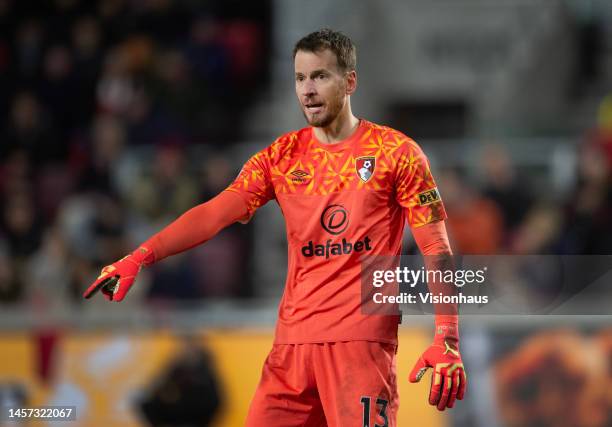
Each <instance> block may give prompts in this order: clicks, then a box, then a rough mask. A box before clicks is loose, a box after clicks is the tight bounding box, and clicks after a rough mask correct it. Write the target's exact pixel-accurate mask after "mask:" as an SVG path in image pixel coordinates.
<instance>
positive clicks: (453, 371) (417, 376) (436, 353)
mask: <svg viewBox="0 0 612 427" xmlns="http://www.w3.org/2000/svg"><path fill="white" fill-rule="evenodd" d="M429 368H433V373H432V376H431V388H430V391H429V404H430V405H434V406H436V407H437V408H438V410H440V411H444V410H445V409H446V408H452V407H453V406H454V405H455V400H456V399H459V400H462V399H463V395H464V394H465V388H466V385H467V380H466V376H465V370H464V368H463V362H462V361H461V355H460V354H459V335H458V333H457V325H456V324H454V323H440V324H436V335H435V338H434V342H433V344H432V345H431V346H429V348H428V349H427V350H425V352H424V353H423V354H422V355H421V357H420V358H419V360H418V361H417V362H416V364H415V365H414V368H412V371H411V372H410V377H409V379H410V382H412V383H416V382H419V381H420V380H421V378H422V377H423V375H425V372H427V369H429Z"/></svg>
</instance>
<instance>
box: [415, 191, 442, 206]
mask: <svg viewBox="0 0 612 427" xmlns="http://www.w3.org/2000/svg"><path fill="white" fill-rule="evenodd" d="M417 198H418V200H419V205H420V206H427V205H431V204H432V203H436V202H439V201H440V193H438V188H437V187H434V188H432V189H431V190H427V191H423V192H422V193H419V194H417Z"/></svg>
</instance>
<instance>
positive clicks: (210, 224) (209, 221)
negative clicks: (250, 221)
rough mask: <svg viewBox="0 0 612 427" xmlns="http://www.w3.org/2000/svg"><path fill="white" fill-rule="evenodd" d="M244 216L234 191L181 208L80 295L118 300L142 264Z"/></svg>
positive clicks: (184, 247)
mask: <svg viewBox="0 0 612 427" xmlns="http://www.w3.org/2000/svg"><path fill="white" fill-rule="evenodd" d="M246 216H247V205H246V203H245V201H244V199H243V198H242V197H241V196H240V195H239V194H237V193H234V192H230V191H223V192H221V193H220V194H219V195H217V196H215V197H214V198H212V199H211V200H209V201H208V202H206V203H202V204H201V205H198V206H196V207H194V208H192V209H190V210H188V211H187V212H185V213H184V214H183V215H181V216H180V217H179V218H177V219H176V220H175V221H174V222H172V223H171V224H170V225H168V226H167V227H166V228H164V229H163V230H162V231H160V232H159V233H157V234H155V235H154V236H152V237H151V238H150V239H149V240H147V241H146V242H144V243H143V244H141V245H140V246H139V247H138V249H136V250H135V251H134V252H132V253H131V254H129V255H127V256H126V257H124V258H122V259H121V260H119V261H117V262H115V263H114V264H111V265H108V266H106V267H104V268H103V269H102V272H101V273H100V276H98V278H97V279H96V281H95V282H94V283H93V284H92V285H91V286H90V287H89V288H88V289H87V290H86V291H85V293H84V295H83V296H84V297H85V298H91V297H92V296H93V295H95V294H96V293H97V292H98V291H102V293H103V294H104V296H105V297H106V298H107V299H108V300H109V301H121V300H123V298H124V297H125V294H126V293H127V292H128V291H129V289H130V287H131V286H132V284H133V283H134V280H135V279H136V275H137V274H138V272H139V271H140V269H141V268H142V267H143V266H145V265H150V264H153V263H154V262H156V261H160V260H162V259H164V258H166V257H168V256H170V255H174V254H177V253H180V252H183V251H186V250H188V249H191V248H193V247H194V246H197V245H199V244H202V243H204V242H206V241H208V240H209V239H211V238H212V237H214V236H215V235H216V234H217V233H218V232H219V231H221V230H222V229H224V228H225V227H227V226H228V225H230V224H233V223H234V222H236V221H238V220H241V219H243V218H245V217H246Z"/></svg>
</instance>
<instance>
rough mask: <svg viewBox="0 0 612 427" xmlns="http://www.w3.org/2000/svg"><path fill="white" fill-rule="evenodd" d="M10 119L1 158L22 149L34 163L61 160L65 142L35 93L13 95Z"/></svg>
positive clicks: (5, 132)
mask: <svg viewBox="0 0 612 427" xmlns="http://www.w3.org/2000/svg"><path fill="white" fill-rule="evenodd" d="M8 119H9V121H8V123H6V125H5V127H4V136H3V138H2V140H3V143H2V148H1V154H2V158H6V157H5V156H8V155H9V154H11V153H12V152H14V151H17V150H22V151H24V152H25V153H27V157H28V159H29V160H30V161H31V162H32V163H33V165H34V166H40V165H42V164H44V163H47V162H49V161H59V160H61V159H62V157H63V154H64V152H65V149H66V145H65V144H63V143H61V142H60V141H58V139H57V135H56V133H55V129H54V127H53V124H52V123H53V122H52V120H51V117H49V116H48V115H47V113H46V111H45V110H44V109H43V107H42V105H41V104H40V101H39V99H38V98H37V97H36V96H35V95H34V94H33V93H31V92H20V93H19V94H18V95H17V96H16V97H15V98H14V101H13V105H12V107H11V113H10V115H9V118H8Z"/></svg>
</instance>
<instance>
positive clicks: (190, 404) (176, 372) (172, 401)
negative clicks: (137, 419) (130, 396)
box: [139, 337, 223, 427]
mask: <svg viewBox="0 0 612 427" xmlns="http://www.w3.org/2000/svg"><path fill="white" fill-rule="evenodd" d="M222 402H223V399H222V396H221V391H220V389H219V381H218V379H217V375H216V373H215V367H214V362H213V360H212V357H211V355H210V353H209V352H208V350H207V349H206V348H205V347H203V346H202V345H201V344H199V343H198V342H197V339H196V337H185V338H183V342H182V349H181V350H180V351H179V353H178V354H177V355H176V356H175V358H174V359H173V360H172V361H171V362H170V363H169V365H168V366H167V367H166V368H165V369H164V371H163V372H162V374H161V376H160V378H159V379H158V380H157V382H156V383H155V384H153V386H152V387H151V388H150V389H149V390H148V391H147V393H146V395H145V397H144V399H142V401H141V402H139V407H140V410H141V411H142V414H143V416H144V418H145V419H146V421H147V422H148V423H149V425H151V426H154V427H157V426H160V427H161V426H183V427H196V426H197V427H205V426H209V425H212V422H213V420H214V418H215V415H216V414H217V412H218V411H219V408H220V406H221V404H222Z"/></svg>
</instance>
